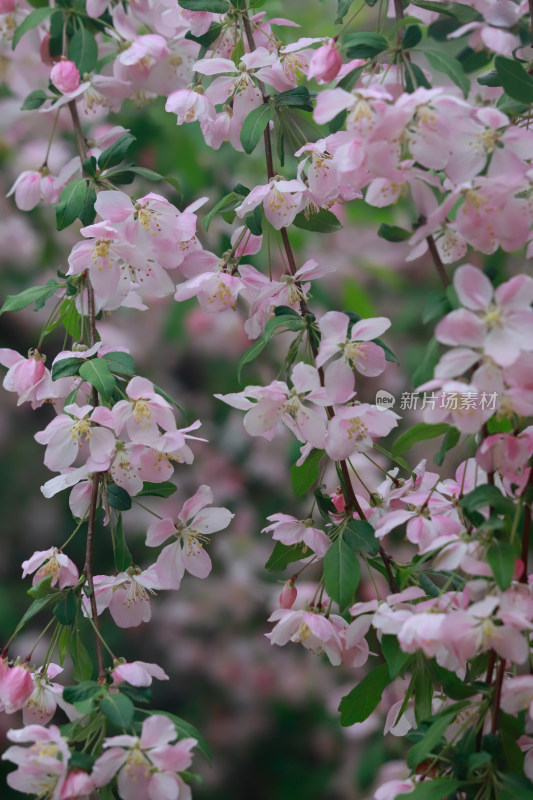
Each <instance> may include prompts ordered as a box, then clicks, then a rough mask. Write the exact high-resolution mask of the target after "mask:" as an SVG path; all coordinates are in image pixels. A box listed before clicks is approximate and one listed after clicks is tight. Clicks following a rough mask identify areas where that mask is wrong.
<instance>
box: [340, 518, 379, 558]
mask: <svg viewBox="0 0 533 800" xmlns="http://www.w3.org/2000/svg"><path fill="white" fill-rule="evenodd" d="M343 536H344V539H345V541H346V543H347V544H348V545H349V546H350V547H351V548H352V550H354V551H356V552H357V551H359V550H363V551H364V552H365V553H368V554H369V555H371V556H375V555H377V554H378V553H379V539H376V534H375V532H374V528H373V527H372V525H371V524H370V522H367V521H366V520H364V519H353V520H349V521H348V522H347V524H346V528H345V529H344V533H343Z"/></svg>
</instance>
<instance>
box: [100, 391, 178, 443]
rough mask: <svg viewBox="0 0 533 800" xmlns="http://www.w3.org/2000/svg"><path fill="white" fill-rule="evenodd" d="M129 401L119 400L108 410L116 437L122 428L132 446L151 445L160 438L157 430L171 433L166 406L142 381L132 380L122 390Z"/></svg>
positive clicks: (172, 420)
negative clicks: (125, 431)
mask: <svg viewBox="0 0 533 800" xmlns="http://www.w3.org/2000/svg"><path fill="white" fill-rule="evenodd" d="M126 394H127V395H128V397H129V398H130V399H129V400H119V402H118V403H115V405H114V406H113V408H112V410H111V415H112V419H113V426H114V429H115V431H116V433H117V436H120V434H121V433H122V430H123V428H124V427H125V428H126V430H127V432H128V436H129V437H130V439H131V441H132V442H133V443H134V444H153V443H154V442H156V441H157V440H158V439H159V438H160V435H161V434H160V431H159V428H158V426H161V428H163V430H164V431H166V432H168V431H175V430H176V420H175V418H174V413H173V411H172V407H171V405H170V403H169V402H168V401H167V400H165V399H164V398H163V397H161V395H160V394H158V393H157V392H156V390H155V389H154V385H153V383H152V382H151V381H149V380H147V379H146V378H140V377H139V376H136V377H135V378H132V379H131V381H130V382H129V383H128V385H127V386H126Z"/></svg>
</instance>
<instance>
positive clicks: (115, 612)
mask: <svg viewBox="0 0 533 800" xmlns="http://www.w3.org/2000/svg"><path fill="white" fill-rule="evenodd" d="M161 588H162V587H161V585H160V582H159V580H158V577H157V576H156V573H155V568H154V566H152V567H150V568H149V569H146V570H140V569H138V568H135V567H130V568H129V569H128V570H127V571H126V572H119V574H118V575H115V576H114V577H109V576H107V575H95V576H94V595H95V598H96V608H97V611H98V614H101V613H102V611H103V610H104V609H106V608H109V613H110V614H111V616H112V617H113V620H114V622H115V624H116V625H118V627H119V628H135V627H137V625H140V624H141V623H142V622H149V621H150V619H151V617H152V610H151V607H150V598H149V596H148V592H151V593H152V594H154V589H161ZM83 612H84V614H85V615H88V614H90V613H91V611H90V607H89V601H88V600H84V601H83Z"/></svg>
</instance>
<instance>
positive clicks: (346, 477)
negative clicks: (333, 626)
mask: <svg viewBox="0 0 533 800" xmlns="http://www.w3.org/2000/svg"><path fill="white" fill-rule="evenodd" d="M242 21H243V25H244V31H245V34H246V41H247V42H248V47H249V48H250V50H251V51H253V50H255V40H254V34H253V31H252V25H251V23H250V18H249V17H248V11H247V9H246V7H243V9H242ZM259 88H260V91H261V93H262V95H263V101H264V102H268V97H267V94H266V92H265V87H264V85H263V84H262V83H261V82H260V81H259ZM264 141H265V158H266V166H267V175H268V179H269V180H270V179H271V178H273V177H274V175H275V174H276V172H275V170H274V161H273V157H272V140H271V137H270V128H269V126H268V125H267V126H266V128H265V131H264ZM280 233H281V240H282V242H283V248H284V250H285V256H286V259H287V265H288V270H289V273H290V274H291V275H294V274H295V272H296V270H297V265H296V259H295V258H294V253H293V251H292V247H291V243H290V239H289V234H288V232H287V228H281V230H280ZM300 311H301V313H302V316H305V314H308V313H309V308H308V306H307V303H306V301H305V299H303V298H302V299H301V300H300ZM310 344H311V350H312V352H313V356H314V357H315V358H316V355H317V352H318V351H317V349H316V346H315V344H314V342H313V341H312V339H311V338H310ZM318 373H319V376H320V381H321V383H322V385H324V372H323V370H322V369H321V368H320V369H319V370H318ZM327 410H328V413H329V416H330V418H331V417H334V416H335V412H334V410H333V408H331V407H328V409H327ZM338 463H339V466H340V469H341V472H342V477H343V481H344V497H345V501H346V506H347V510H353V511H355V512H356V513H357V514H358V516H359V518H360V519H363V520H364V519H366V517H365V513H364V511H363V509H362V508H361V504H360V503H359V501H358V499H357V496H356V494H355V492H354V488H353V486H352V481H351V478H350V473H349V471H348V465H347V464H346V461H339V462H338ZM379 555H380V556H381V559H382V561H383V565H384V567H385V571H386V573H387V579H388V582H389V586H390V589H391V592H397V591H398V585H397V583H396V580H395V577H394V574H393V572H392V568H391V563H392V561H393V559H392V557H391V556H390V555H389V554H388V553H386V552H385V550H384V549H383V546H382V545H380V548H379Z"/></svg>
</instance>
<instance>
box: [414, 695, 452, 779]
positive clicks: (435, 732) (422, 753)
mask: <svg viewBox="0 0 533 800" xmlns="http://www.w3.org/2000/svg"><path fill="white" fill-rule="evenodd" d="M456 715H457V711H456V710H455V709H454V710H453V711H448V712H445V713H443V714H440V715H439V716H438V717H437V719H436V720H435V721H434V722H432V723H431V725H430V726H429V728H428V729H427V730H426V731H425V732H424V736H423V738H422V739H420V741H419V742H417V743H416V744H415V746H414V747H412V748H411V750H410V751H409V753H408V755H407V766H408V767H410V768H411V769H415V768H416V767H417V766H418V765H419V764H420V762H421V761H424V759H425V758H427V757H428V756H429V755H430V754H431V753H432V752H433V748H434V747H436V746H437V745H438V744H439V742H440V740H441V739H442V737H443V736H444V734H445V732H446V731H447V730H448V728H449V727H450V725H451V723H452V720H453V719H454V718H455V717H456Z"/></svg>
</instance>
